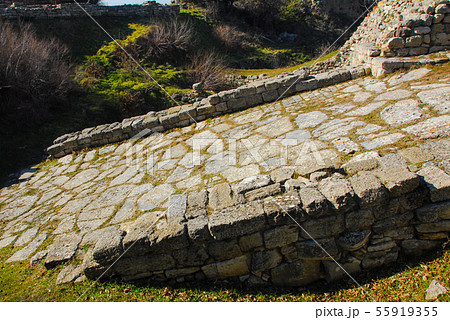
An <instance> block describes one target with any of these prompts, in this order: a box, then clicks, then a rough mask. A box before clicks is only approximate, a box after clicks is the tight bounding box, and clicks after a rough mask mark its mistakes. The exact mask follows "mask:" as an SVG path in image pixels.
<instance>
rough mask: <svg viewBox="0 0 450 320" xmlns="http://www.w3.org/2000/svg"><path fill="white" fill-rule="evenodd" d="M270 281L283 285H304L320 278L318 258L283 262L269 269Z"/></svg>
mask: <svg viewBox="0 0 450 320" xmlns="http://www.w3.org/2000/svg"><path fill="white" fill-rule="evenodd" d="M270 274H271V277H272V279H271V280H272V283H273V284H275V285H277V286H283V287H296V286H304V285H306V284H309V283H312V282H314V281H317V280H319V279H320V261H319V260H297V261H295V262H292V263H283V264H281V265H279V266H278V267H276V268H274V269H272V271H271V273H270Z"/></svg>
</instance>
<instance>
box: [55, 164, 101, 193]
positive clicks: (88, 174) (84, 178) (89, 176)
mask: <svg viewBox="0 0 450 320" xmlns="http://www.w3.org/2000/svg"><path fill="white" fill-rule="evenodd" d="M99 173H100V172H99V171H98V170H97V169H87V170H83V171H81V172H80V173H78V174H77V175H75V176H74V177H72V178H71V179H70V180H69V181H68V182H67V183H65V184H64V185H63V188H65V189H67V190H70V189H74V188H76V187H78V186H80V185H82V184H84V183H86V182H89V181H91V180H93V179H94V178H96V177H97V176H98V175H99ZM56 184H58V183H56Z"/></svg>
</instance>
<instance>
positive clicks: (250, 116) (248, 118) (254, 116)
mask: <svg viewBox="0 0 450 320" xmlns="http://www.w3.org/2000/svg"><path fill="white" fill-rule="evenodd" d="M263 114H264V113H263V112H262V111H261V110H257V111H253V112H250V113H247V114H243V115H241V116H238V117H235V118H234V119H233V121H234V122H236V123H237V124H246V123H252V122H255V121H258V120H259V119H260V118H261V117H262V116H263Z"/></svg>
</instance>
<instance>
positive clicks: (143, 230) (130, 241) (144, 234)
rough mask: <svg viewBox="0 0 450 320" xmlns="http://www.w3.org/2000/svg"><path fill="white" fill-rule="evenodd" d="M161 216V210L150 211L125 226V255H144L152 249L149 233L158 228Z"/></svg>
mask: <svg viewBox="0 0 450 320" xmlns="http://www.w3.org/2000/svg"><path fill="white" fill-rule="evenodd" d="M161 217H162V213H161V212H160V213H158V212H150V213H148V214H145V215H143V216H141V217H139V218H138V219H136V220H135V221H134V222H133V223H131V224H129V225H126V226H125V228H124V231H125V232H126V233H127V234H126V235H125V237H124V238H123V240H122V245H123V249H124V252H125V256H136V255H142V254H145V253H147V252H149V251H150V243H149V239H148V235H149V234H150V233H152V232H153V230H154V229H155V228H156V224H157V222H158V221H159V220H160V219H161Z"/></svg>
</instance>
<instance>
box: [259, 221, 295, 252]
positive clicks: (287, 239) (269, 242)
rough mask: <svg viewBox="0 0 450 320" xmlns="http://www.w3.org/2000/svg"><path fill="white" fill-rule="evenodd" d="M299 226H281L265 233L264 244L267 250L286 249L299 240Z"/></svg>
mask: <svg viewBox="0 0 450 320" xmlns="http://www.w3.org/2000/svg"><path fill="white" fill-rule="evenodd" d="M298 233H299V227H298V226H281V227H277V228H274V229H270V230H267V231H265V232H264V244H265V247H266V248H267V249H273V248H277V247H284V246H286V245H288V244H291V243H294V242H296V241H297V240H298Z"/></svg>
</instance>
